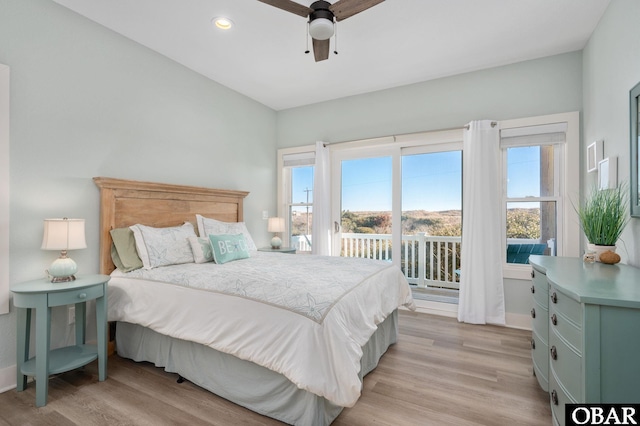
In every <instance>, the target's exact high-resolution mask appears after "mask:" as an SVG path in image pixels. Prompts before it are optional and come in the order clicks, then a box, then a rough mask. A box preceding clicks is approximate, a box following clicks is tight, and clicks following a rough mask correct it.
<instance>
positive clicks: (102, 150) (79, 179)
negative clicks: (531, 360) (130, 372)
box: [0, 0, 276, 369]
mask: <svg viewBox="0 0 640 426" xmlns="http://www.w3.org/2000/svg"><path fill="white" fill-rule="evenodd" d="M0 63H3V64H6V65H8V66H10V67H11V142H10V143H11V146H10V168H11V173H10V176H11V178H10V189H11V199H10V204H11V207H10V208H11V211H10V213H11V220H10V254H11V255H10V280H11V282H18V281H22V280H25V279H33V278H38V277H40V276H43V273H44V270H45V269H46V268H47V267H48V265H49V264H50V263H51V261H52V260H53V259H54V258H55V257H56V256H57V254H56V253H54V252H44V251H41V250H40V249H39V247H40V244H41V241H42V228H43V222H42V221H43V219H44V218H47V217H62V216H68V217H81V218H85V219H86V234H87V245H88V248H87V249H86V250H79V251H76V252H72V253H71V255H72V257H73V258H74V259H75V260H76V261H77V263H78V265H79V273H93V272H95V271H97V270H98V207H99V198H98V196H99V192H98V189H97V187H96V186H95V185H94V184H93V181H92V177H94V176H109V177H117V178H126V179H136V180H145V181H157V182H168V183H176V184H186V185H198V186H207V187H219V188H228V189H239V190H246V191H250V194H249V196H248V197H247V199H246V203H245V220H246V222H247V226H248V228H249V230H250V231H251V233H252V235H253V236H254V238H255V239H256V242H257V243H258V244H261V245H266V244H267V242H268V239H269V235H268V234H267V232H266V225H265V223H264V221H263V220H262V218H261V211H262V210H265V209H268V210H270V211H271V212H272V213H273V212H274V210H275V198H276V193H275V188H276V177H275V176H276V175H275V161H276V160H275V159H276V154H275V151H276V112H275V111H273V110H271V109H270V108H268V107H266V106H264V105H261V104H259V103H257V102H255V101H253V100H251V99H249V98H247V97H245V96H242V95H240V94H238V93H237V92H234V91H232V90H230V89H228V88H226V87H224V86H222V85H220V84H217V83H215V82H212V81H211V80H209V79H206V78H205V77H203V76H201V75H199V74H196V73H194V72H192V71H190V70H188V69H186V68H185V67H183V66H181V65H178V64H177V63H175V62H173V61H171V60H169V59H167V58H166V57H164V56H161V55H159V54H157V53H154V52H152V51H151V50H149V49H147V48H145V47H143V46H141V45H139V44H137V43H134V42H132V41H130V40H128V39H126V38H124V37H121V36H119V35H117V34H115V33H114V32H112V31H110V30H107V29H105V28H104V27H102V26H100V25H97V24H95V23H93V22H91V21H89V20H87V19H85V18H83V17H81V16H80V15H77V14H75V13H73V12H71V11H69V10H67V9H65V8H63V7H61V6H59V5H57V4H55V3H53V2H51V1H49V0H28V1H25V0H0ZM56 318H57V319H58V320H56ZM64 319H65V312H64V311H62V310H60V309H58V310H57V311H54V319H53V321H54V323H56V324H66V322H65V321H64ZM70 336H71V334H70V333H69V330H68V329H67V327H64V328H63V329H59V328H57V329H54V332H53V339H52V341H53V342H54V344H56V343H60V342H62V341H64V340H67V339H69V338H70ZM15 351H16V349H15V312H14V311H13V309H12V312H11V313H10V314H8V315H2V316H0V369H2V368H3V367H7V366H11V365H14V364H15Z"/></svg>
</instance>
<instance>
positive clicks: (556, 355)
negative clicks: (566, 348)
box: [549, 345, 558, 361]
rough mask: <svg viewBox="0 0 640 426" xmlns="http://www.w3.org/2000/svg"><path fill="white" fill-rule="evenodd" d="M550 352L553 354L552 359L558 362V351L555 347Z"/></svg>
mask: <svg viewBox="0 0 640 426" xmlns="http://www.w3.org/2000/svg"><path fill="white" fill-rule="evenodd" d="M549 351H550V352H551V359H553V360H554V361H556V360H557V359H558V351H557V350H556V347H555V345H554V346H551V349H550V350H549Z"/></svg>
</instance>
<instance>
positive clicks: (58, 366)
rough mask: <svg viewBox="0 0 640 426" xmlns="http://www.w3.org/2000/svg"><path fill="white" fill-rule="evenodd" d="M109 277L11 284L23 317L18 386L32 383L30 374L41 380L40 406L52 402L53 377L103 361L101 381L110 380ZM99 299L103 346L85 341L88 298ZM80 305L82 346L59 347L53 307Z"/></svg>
mask: <svg viewBox="0 0 640 426" xmlns="http://www.w3.org/2000/svg"><path fill="white" fill-rule="evenodd" d="M109 278H110V277H109V276H108V275H88V276H81V277H79V278H78V279H77V280H75V281H71V282H65V283H55V284H54V283H50V282H49V281H47V280H45V279H39V280H34V281H27V282H23V283H20V284H16V285H14V286H12V287H11V291H12V292H13V294H14V296H13V304H14V305H15V306H16V308H18V309H17V314H18V319H17V326H18V362H17V364H18V365H17V370H18V371H17V390H18V392H20V391H23V390H24V389H25V388H26V386H27V376H35V379H36V406H38V407H42V406H44V405H46V404H47V393H48V389H49V375H50V374H57V373H62V372H64V371H69V370H73V369H75V368H78V367H82V366H83V365H86V364H88V363H90V362H91V361H93V360H95V359H96V358H97V359H98V380H99V381H101V382H102V381H104V380H105V379H106V378H107V282H108V281H109ZM94 299H95V301H96V324H97V333H96V335H97V345H87V344H85V321H86V302H87V301H88V300H94ZM70 304H75V309H76V323H75V324H76V344H75V346H67V347H64V348H60V349H55V350H53V351H50V350H49V347H50V344H51V308H52V307H53V306H62V305H70ZM33 309H35V310H36V356H35V357H34V358H31V359H29V341H30V336H31V313H32V310H33Z"/></svg>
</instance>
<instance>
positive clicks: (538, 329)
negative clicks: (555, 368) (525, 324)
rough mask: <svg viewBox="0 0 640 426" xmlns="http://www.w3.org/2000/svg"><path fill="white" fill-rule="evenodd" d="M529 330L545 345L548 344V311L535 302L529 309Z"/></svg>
mask: <svg viewBox="0 0 640 426" xmlns="http://www.w3.org/2000/svg"><path fill="white" fill-rule="evenodd" d="M531 328H532V330H533V331H534V332H535V333H537V334H538V336H540V338H542V339H543V340H544V343H545V344H546V343H547V342H549V311H548V310H547V308H546V307H545V306H542V305H540V304H539V303H537V302H534V303H533V308H531Z"/></svg>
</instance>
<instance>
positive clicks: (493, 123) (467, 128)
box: [462, 121, 498, 130]
mask: <svg viewBox="0 0 640 426" xmlns="http://www.w3.org/2000/svg"><path fill="white" fill-rule="evenodd" d="M497 125H498V122H497V121H492V122H491V127H496V126H497ZM462 127H464V128H465V129H466V130H469V125H468V124H467V125H465V126H462Z"/></svg>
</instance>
